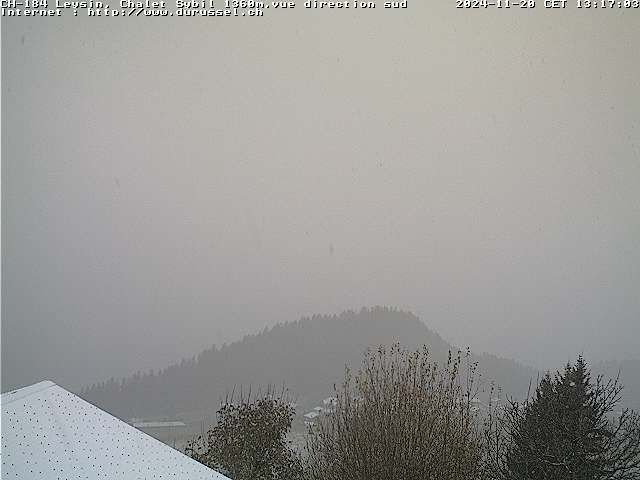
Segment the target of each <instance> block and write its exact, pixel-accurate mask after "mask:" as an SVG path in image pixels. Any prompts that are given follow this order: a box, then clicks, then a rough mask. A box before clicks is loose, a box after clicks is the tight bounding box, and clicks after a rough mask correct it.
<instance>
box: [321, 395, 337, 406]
mask: <svg viewBox="0 0 640 480" xmlns="http://www.w3.org/2000/svg"><path fill="white" fill-rule="evenodd" d="M322 404H323V405H324V406H325V407H335V406H336V405H337V404H338V399H337V398H336V397H328V398H325V399H324V400H323V401H322Z"/></svg>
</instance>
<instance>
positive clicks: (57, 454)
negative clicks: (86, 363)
mask: <svg viewBox="0 0 640 480" xmlns="http://www.w3.org/2000/svg"><path fill="white" fill-rule="evenodd" d="M0 404H1V407H2V448H1V449H0V458H1V460H2V480H8V479H12V478H19V479H30V480H58V479H60V480H79V479H84V480H87V479H91V480H93V479H99V478H104V479H121V480H139V479H140V480H142V479H152V478H154V479H158V480H163V479H164V480H168V479H189V480H224V479H226V478H227V477H225V476H223V475H221V474H219V473H217V472H215V471H214V470H211V469H210V468H208V467H206V466H204V465H202V464H200V463H198V462H196V461H195V460H192V459H191V458H189V457H187V456H186V455H183V454H182V453H180V452H178V451H177V450H174V449H173V448H171V447H169V446H167V445H165V444H163V443H161V442H159V441H158V440H156V439H154V438H153V437H150V436H149V435H147V434H145V433H143V432H141V431H140V430H137V429H135V428H133V427H132V426H130V425H128V424H126V423H125V422H122V421H120V420H118V419H117V418H115V417H113V416H111V415H109V414H108V413H106V412H104V411H102V410H100V409H99V408H97V407H95V406H93V405H91V404H90V403H88V402H85V401H84V400H82V399H81V398H79V397H77V396H75V395H73V394H72V393H69V392H67V391H66V390H64V389H63V388H61V387H59V386H58V385H56V384H55V383H53V382H40V383H37V384H35V385H31V386H30V387H25V388H21V389H19V390H15V391H13V392H9V393H5V394H3V395H2V396H1V397H0Z"/></svg>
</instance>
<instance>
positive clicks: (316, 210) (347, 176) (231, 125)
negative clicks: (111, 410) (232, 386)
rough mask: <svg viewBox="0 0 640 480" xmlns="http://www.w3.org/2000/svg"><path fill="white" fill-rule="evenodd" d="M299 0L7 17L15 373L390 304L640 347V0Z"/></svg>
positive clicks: (511, 343) (121, 360)
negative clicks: (554, 4) (482, 0)
mask: <svg viewBox="0 0 640 480" xmlns="http://www.w3.org/2000/svg"><path fill="white" fill-rule="evenodd" d="M50 3H51V2H50ZM167 3H168V4H171V3H172V2H167ZM218 3H220V2H216V4H218ZM297 3H298V8H295V9H279V11H278V12H276V11H275V9H271V10H270V11H269V12H268V14H267V15H265V16H264V17H263V18H260V19H258V18H255V19H248V18H245V19H235V20H238V21H235V20H233V19H228V20H229V21H227V20H224V19H211V18H202V19H197V18H188V19H186V18H183V19H178V18H177V17H174V18H167V19H158V20H159V21H155V20H151V19H148V18H144V19H143V18H138V19H134V18H122V17H121V18H119V19H110V20H111V21H110V20H108V19H105V20H104V21H102V20H100V19H96V18H89V17H85V16H83V15H78V16H77V17H75V16H73V15H66V16H63V17H61V18H56V19H55V21H46V20H45V19H38V18H32V19H27V18H24V19H22V20H24V21H21V20H20V19H18V18H16V19H3V21H2V32H1V35H2V87H1V88H2V332H1V333H2V389H3V390H7V389H10V388H14V387H18V386H22V385H25V384H31V383H35V382H37V381H40V380H43V379H51V380H53V381H55V382H57V383H59V384H60V385H63V386H65V387H68V388H71V389H74V390H77V389H78V388H80V387H81V386H82V385H86V384H90V383H92V382H97V381H101V380H103V379H105V378H109V377H111V376H115V377H122V376H127V375H130V374H132V373H133V372H135V371H136V370H138V369H141V370H147V369H150V368H158V366H161V365H169V364H170V363H172V362H176V361H179V360H180V359H181V358H183V357H187V356H190V355H192V354H193V352H198V351H200V350H203V349H205V348H207V347H208V346H210V345H211V344H212V343H216V344H222V343H223V342H230V341H235V340H239V339H241V338H242V336H243V335H245V334H247V333H251V332H254V331H259V330H261V329H263V328H264V327H265V326H272V325H275V324H277V323H279V322H283V321H293V320H296V319H298V318H300V317H301V316H309V315H312V314H314V313H317V312H340V311H343V310H346V309H349V308H359V307H360V306H362V305H376V304H384V305H397V306H399V307H401V308H403V309H405V310H409V311H412V312H415V314H416V315H419V316H420V318H422V319H424V320H425V321H427V322H428V324H429V326H430V327H432V328H433V329H434V330H436V331H438V332H439V333H440V334H441V335H442V336H443V338H445V339H447V340H448V341H450V342H452V343H455V344H458V345H469V346H471V348H473V349H474V350H477V351H490V352H495V353H496V354H499V355H503V356H507V357H510V358H515V359H518V360H520V361H523V362H527V363H528V364H531V365H534V366H535V367H536V368H553V367H554V366H555V365H557V364H559V363H563V362H564V361H566V359H567V358H569V357H575V355H577V354H579V353H580V352H584V353H585V354H586V355H587V356H588V358H591V359H593V360H608V359H624V358H632V357H633V356H636V355H638V352H639V351H640V340H639V338H640V326H639V325H640V324H639V319H640V294H639V292H638V285H640V241H639V239H640V215H639V213H638V212H640V188H638V185H639V183H640V181H639V179H640V140H639V139H640V115H639V112H640V95H639V94H638V92H639V91H640V61H639V60H638V45H639V44H640V28H638V9H633V8H629V9H617V8H615V9H598V10H597V11H596V10H594V9H587V8H583V9H579V8H575V6H574V5H570V6H568V7H567V8H566V9H547V8H544V6H543V5H542V4H541V2H537V6H536V8H535V9H526V11H525V10H524V9H514V8H512V9H497V8H487V9H459V8H455V2H454V1H452V0H450V1H422V0H412V1H410V2H409V4H410V5H409V8H407V9H397V10H392V11H385V10H384V9H382V8H376V9H367V10H365V9H359V10H356V9H341V11H339V12H338V11H336V10H332V11H329V10H320V9H315V10H314V9H305V8H303V7H302V3H303V2H301V1H299V2H297ZM379 3H380V2H379ZM14 20H15V21H14Z"/></svg>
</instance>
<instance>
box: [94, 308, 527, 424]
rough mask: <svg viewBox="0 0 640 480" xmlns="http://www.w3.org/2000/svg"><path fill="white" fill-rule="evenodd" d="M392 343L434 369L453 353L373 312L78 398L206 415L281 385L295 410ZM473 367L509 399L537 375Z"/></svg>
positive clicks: (313, 322) (305, 323) (504, 364)
mask: <svg viewBox="0 0 640 480" xmlns="http://www.w3.org/2000/svg"><path fill="white" fill-rule="evenodd" d="M393 342H399V343H400V344H401V345H403V346H406V347H412V348H413V347H418V346H421V345H423V344H426V345H427V346H428V347H429V349H430V351H431V352H432V354H433V358H434V359H435V360H437V361H439V362H444V361H446V358H447V354H448V352H449V350H450V349H454V348H453V347H452V346H451V345H449V344H448V343H447V342H445V341H444V340H443V339H442V338H441V337H440V336H439V335H438V334H436V333H434V332H433V331H431V330H430V329H429V328H427V326H426V325H425V324H424V323H423V322H422V321H420V319H418V317H416V316H415V315H412V314H410V313H406V312H403V311H399V310H395V309H390V308H382V307H378V308H373V309H363V310H361V311H360V312H345V313H342V314H340V315H333V316H320V315H317V316H313V317H311V318H303V319H301V320H299V321H297V322H292V323H286V324H280V325H277V326H274V327H273V328H269V329H265V330H264V331H262V332H261V333H259V334H256V335H248V336H246V337H245V338H244V339H243V340H241V341H238V342H235V343H232V344H230V345H225V346H223V347H221V348H215V347H212V348H210V349H208V350H205V351H203V352H202V353H200V354H199V355H198V356H197V357H195V358H193V359H191V360H185V361H183V362H182V363H180V364H177V365H172V366H170V367H168V368H166V369H164V370H162V371H160V372H156V373H152V372H150V373H147V374H136V375H134V376H132V377H129V378H126V379H122V380H114V379H112V380H110V381H108V382H106V383H102V384H100V385H94V386H92V387H90V388H88V389H84V390H83V391H82V393H81V395H82V397H84V398H85V399H86V400H88V401H90V402H91V403H94V404H96V405H98V406H100V407H101V408H103V409H105V410H107V411H108V412H111V413H113V414H114V415H116V416H118V417H120V418H131V417H151V416H167V417H169V416H174V415H176V414H178V413H184V412H199V411H206V412H211V411H213V410H215V409H216V407H217V406H218V405H219V401H220V399H221V397H223V396H224V395H225V393H227V392H228V391H230V390H231V389H233V388H234V387H235V386H240V385H242V386H244V387H247V386H249V385H251V386H252V387H253V388H256V387H258V386H265V385H268V384H272V385H282V384H285V385H286V386H287V387H288V389H289V390H290V391H291V392H292V394H293V395H295V396H296V397H297V401H298V403H299V404H301V405H303V406H304V405H312V404H316V403H317V402H318V401H319V400H321V399H322V398H325V397H327V396H329V395H331V393H332V391H333V390H332V389H333V384H334V383H336V382H339V381H340V380H341V379H342V376H343V374H344V368H345V365H347V364H348V365H351V366H353V367H357V366H358V365H359V364H360V361H361V358H362V353H363V352H364V351H365V349H366V348H367V347H370V346H374V347H375V346H378V345H380V344H385V345H390V344H391V343H393ZM475 360H477V361H478V362H479V363H480V366H481V370H482V371H483V375H484V378H485V379H487V380H488V379H493V380H495V381H496V382H498V383H499V384H501V385H503V386H504V388H505V390H506V391H508V392H511V393H516V394H517V393H522V392H524V391H526V388H527V386H528V384H529V380H530V378H532V377H534V378H535V376H536V373H535V372H534V371H533V370H532V369H529V368H526V367H523V366H522V365H519V364H517V363H515V362H513V361H511V360H505V359H500V358H497V357H494V356H489V355H483V356H480V357H475Z"/></svg>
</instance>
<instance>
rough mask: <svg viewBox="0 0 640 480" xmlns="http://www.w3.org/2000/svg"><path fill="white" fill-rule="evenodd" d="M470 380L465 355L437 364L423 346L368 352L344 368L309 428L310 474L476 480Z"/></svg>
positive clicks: (315, 478)
mask: <svg viewBox="0 0 640 480" xmlns="http://www.w3.org/2000/svg"><path fill="white" fill-rule="evenodd" d="M463 360H466V361H463ZM465 366H466V369H464V371H461V369H463V367H465ZM476 379H477V377H476V365H475V364H472V363H471V362H470V360H469V353H468V352H467V354H466V355H463V354H462V353H461V352H458V354H457V355H456V356H453V355H452V354H451V353H449V359H448V362H447V364H446V365H445V366H443V367H439V366H438V365H437V364H436V363H435V362H431V361H430V357H429V353H428V350H427V349H426V347H425V348H423V349H422V350H418V351H407V350H403V349H401V347H400V346H399V345H394V346H393V347H392V348H390V349H387V348H385V347H380V348H379V349H378V350H377V351H368V352H367V353H366V354H365V357H364V360H363V364H362V367H361V369H360V370H359V371H358V372H357V373H356V375H355V376H352V375H351V373H350V372H349V370H347V371H346V373H345V380H344V383H343V384H342V385H341V386H340V387H339V388H336V389H335V390H336V393H335V396H336V398H337V402H336V405H335V408H334V410H333V411H332V412H330V413H328V414H326V415H325V416H323V417H321V418H320V419H319V422H318V424H317V425H316V426H315V427H313V428H312V429H311V432H310V439H309V441H308V445H307V451H308V458H307V475H308V477H309V478H310V479H312V480H378V479H379V480H389V479H404V480H412V479H416V480H418V479H420V480H429V479H433V480H436V479H437V480H472V479H475V478H480V475H481V470H482V463H483V462H482V459H483V451H484V450H483V435H482V431H481V429H480V428H478V426H477V424H478V422H477V418H476V416H477V415H476V413H474V410H475V409H474V408H473V399H474V396H475V394H476V393H477V387H476V384H477V382H476Z"/></svg>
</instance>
